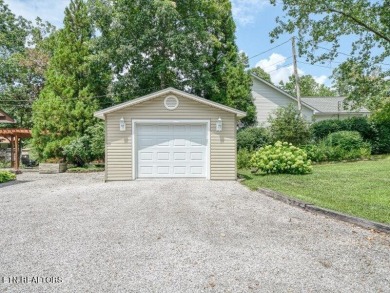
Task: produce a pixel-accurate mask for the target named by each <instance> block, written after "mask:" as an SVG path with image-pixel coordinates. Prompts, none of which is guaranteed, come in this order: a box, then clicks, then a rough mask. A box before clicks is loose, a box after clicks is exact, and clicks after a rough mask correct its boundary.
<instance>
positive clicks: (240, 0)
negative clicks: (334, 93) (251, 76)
mask: <svg viewBox="0 0 390 293" xmlns="http://www.w3.org/2000/svg"><path fill="white" fill-rule="evenodd" d="M4 2H5V3H6V4H8V5H9V7H10V9H11V10H12V11H13V13H15V14H16V15H22V16H23V17H25V18H27V19H29V20H34V19H35V18H36V17H37V16H39V17H40V18H41V19H43V20H47V21H49V22H50V23H52V24H54V25H55V26H57V27H61V26H62V20H63V13H64V9H65V7H66V6H67V5H68V4H69V2H70V1H69V0H54V1H53V0H4ZM232 5H233V16H234V19H235V21H236V25H237V30H236V37H237V39H236V41H237V45H238V47H239V49H240V50H241V51H244V52H245V53H246V54H247V55H248V57H253V56H255V55H257V54H259V53H261V52H264V51H266V50H268V49H270V48H273V47H275V45H277V44H280V43H283V42H285V41H287V40H289V39H290V37H291V36H288V35H286V36H283V37H281V38H280V39H279V40H278V41H276V42H275V43H274V44H271V42H270V38H269V35H268V34H269V32H270V31H271V30H272V28H274V27H275V18H276V16H278V15H279V16H280V15H283V12H282V10H281V7H280V6H276V7H275V6H271V5H270V4H269V1H268V0H232ZM291 55H292V50H291V43H290V42H288V43H286V44H284V45H282V46H280V47H278V48H275V49H274V50H271V51H269V52H267V53H265V54H261V55H259V56H257V57H253V58H251V59H250V65H251V67H254V66H260V67H262V68H263V69H264V70H265V71H267V72H269V73H270V75H271V78H272V81H273V82H274V83H279V81H281V80H284V81H286V80H287V79H288V76H289V75H291V73H292V65H291V62H292V58H291ZM300 59H301V60H302V61H303V62H304V61H305V58H304V57H301V58H300ZM298 67H299V72H300V74H311V75H313V76H314V78H315V79H316V80H317V82H320V83H325V84H327V85H330V81H329V78H328V77H329V76H330V75H331V74H332V69H331V68H324V67H319V66H313V65H307V64H302V63H300V64H298Z"/></svg>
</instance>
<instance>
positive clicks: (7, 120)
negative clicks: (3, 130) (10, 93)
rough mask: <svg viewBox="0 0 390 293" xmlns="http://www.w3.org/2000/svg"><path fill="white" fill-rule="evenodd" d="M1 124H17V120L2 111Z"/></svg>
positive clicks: (0, 113)
mask: <svg viewBox="0 0 390 293" xmlns="http://www.w3.org/2000/svg"><path fill="white" fill-rule="evenodd" d="M0 123H16V121H15V119H14V118H12V117H11V116H10V115H8V114H7V113H6V112H4V111H3V110H1V109H0Z"/></svg>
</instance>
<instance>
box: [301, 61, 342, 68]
mask: <svg viewBox="0 0 390 293" xmlns="http://www.w3.org/2000/svg"><path fill="white" fill-rule="evenodd" d="M297 62H298V63H301V64H307V65H312V66H317V67H323V68H328V69H335V68H334V67H331V66H325V65H319V64H311V63H307V62H303V61H297Z"/></svg>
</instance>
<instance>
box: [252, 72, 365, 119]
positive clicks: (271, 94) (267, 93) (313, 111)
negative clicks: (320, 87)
mask: <svg viewBox="0 0 390 293" xmlns="http://www.w3.org/2000/svg"><path fill="white" fill-rule="evenodd" d="M251 76H252V82H253V85H252V97H253V102H254V104H255V106H256V111H257V122H258V123H259V124H260V125H267V124H268V122H267V120H268V117H269V115H270V114H272V113H273V112H274V111H275V110H276V109H277V108H279V107H286V106H288V105H289V104H291V103H297V99H296V98H295V97H293V96H291V95H290V94H288V93H286V92H285V91H283V90H281V89H280V88H278V87H276V86H275V85H273V84H271V83H269V82H267V81H265V80H263V79H261V78H259V77H257V76H256V75H251ZM344 99H345V98H344V97H315V98H314V97H304V98H302V99H301V104H302V115H303V117H304V118H305V119H306V120H307V121H309V122H314V121H320V120H325V119H345V118H349V117H356V116H367V115H369V113H370V112H369V111H368V110H367V109H364V108H363V109H360V110H356V111H352V110H345V109H344V104H343V102H344Z"/></svg>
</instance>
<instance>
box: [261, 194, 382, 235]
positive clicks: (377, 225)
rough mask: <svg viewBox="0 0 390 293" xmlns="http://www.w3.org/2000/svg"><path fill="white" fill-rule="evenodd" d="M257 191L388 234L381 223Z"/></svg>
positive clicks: (305, 208) (284, 196)
mask: <svg viewBox="0 0 390 293" xmlns="http://www.w3.org/2000/svg"><path fill="white" fill-rule="evenodd" d="M257 191H258V192H259V193H262V194H264V195H266V196H268V197H272V198H273V199H276V200H279V201H282V202H284V203H287V204H289V205H291V206H295V207H299V208H301V209H304V210H306V211H311V212H315V213H319V214H323V215H325V216H328V217H331V218H334V219H337V220H341V221H344V222H347V223H350V224H354V225H356V226H359V227H362V228H365V229H369V230H376V231H380V232H385V233H388V234H390V226H388V225H385V224H382V223H378V222H373V221H369V220H366V219H362V218H357V217H354V216H350V215H346V214H342V213H339V212H335V211H332V210H328V209H325V208H321V207H318V206H315V205H313V204H309V203H306V202H303V201H301V200H298V199H293V198H291V197H288V196H286V195H284V194H282V193H279V192H276V191H273V190H270V189H265V188H259V189H258V190H257Z"/></svg>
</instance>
